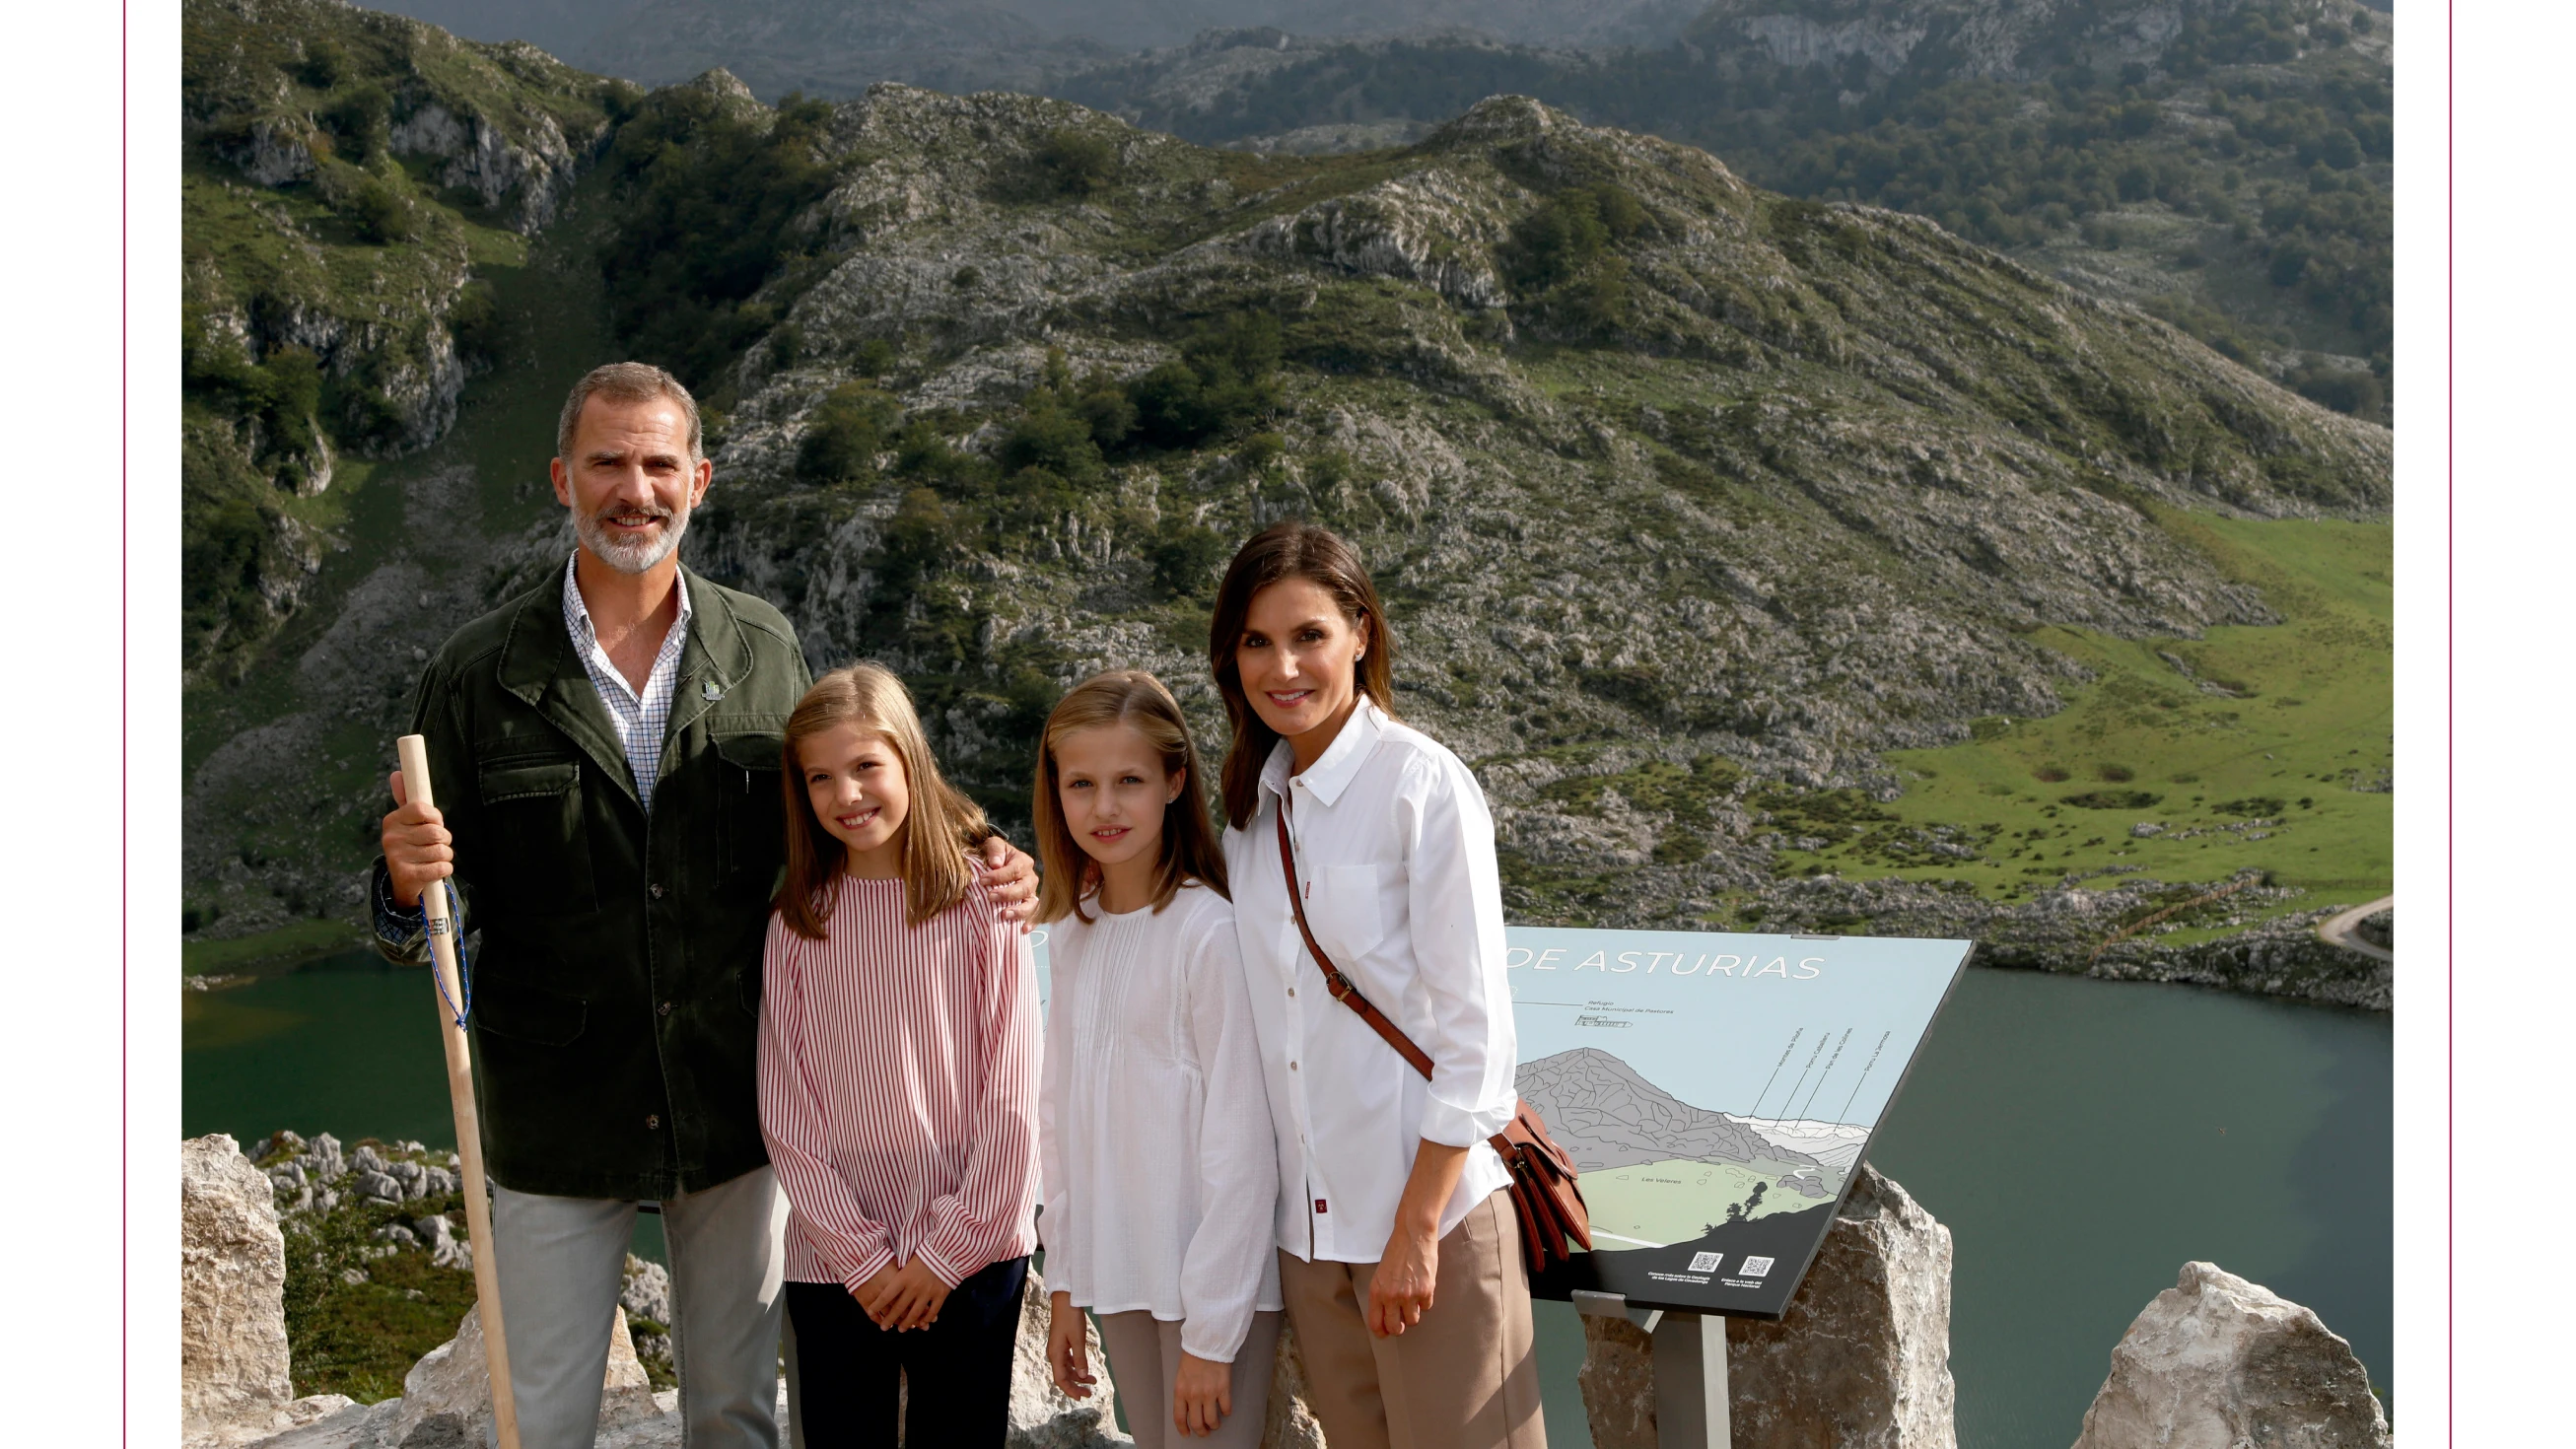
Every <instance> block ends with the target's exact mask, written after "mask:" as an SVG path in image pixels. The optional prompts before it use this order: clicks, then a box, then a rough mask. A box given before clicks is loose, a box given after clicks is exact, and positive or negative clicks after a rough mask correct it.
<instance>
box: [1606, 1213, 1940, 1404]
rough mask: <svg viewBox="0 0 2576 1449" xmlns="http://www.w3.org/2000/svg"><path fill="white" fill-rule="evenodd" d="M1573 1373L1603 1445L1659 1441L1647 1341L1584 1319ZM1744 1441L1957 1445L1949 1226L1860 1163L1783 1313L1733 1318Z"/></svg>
mask: <svg viewBox="0 0 2576 1449" xmlns="http://www.w3.org/2000/svg"><path fill="white" fill-rule="evenodd" d="M1583 1334H1584V1355H1583V1369H1582V1372H1581V1375H1580V1378H1579V1381H1580V1383H1581V1385H1582V1389H1583V1402H1584V1410H1585V1413H1586V1415H1587V1417H1588V1418H1589V1419H1590V1421H1591V1425H1592V1440H1593V1443H1594V1444H1595V1445H1596V1446H1599V1449H1652V1446H1653V1445H1654V1443H1655V1429H1656V1423H1655V1406H1654V1384H1655V1380H1654V1363H1653V1357H1654V1356H1653V1348H1652V1343H1651V1340H1649V1339H1648V1338H1647V1336H1646V1335H1645V1334H1644V1333H1642V1332H1640V1331H1639V1330H1638V1329H1637V1328H1636V1327H1635V1326H1634V1325H1632V1324H1630V1323H1628V1322H1627V1321H1626V1320H1624V1319H1602V1318H1593V1317H1589V1316H1587V1317H1586V1318H1585V1319H1584V1320H1583ZM1726 1366H1727V1386H1728V1413H1729V1415H1730V1417H1731V1419H1732V1421H1733V1425H1734V1442H1735V1445H1736V1449H1804V1446H1808V1445H1816V1444H1831V1445H1835V1446H1837V1449H1955V1446H1956V1445H1957V1443H1958V1436H1957V1432H1956V1428H1955V1425H1954V1413H1955V1409H1956V1405H1957V1389H1956V1386H1955V1384H1954V1383H1953V1382H1952V1380H1951V1377H1950V1230H1949V1229H1948V1228H1945V1227H1943V1226H1942V1225H1941V1224H1940V1222H1939V1221H1938V1220H1936V1219H1935V1218H1934V1217H1933V1216H1932V1215H1931V1214H1930V1213H1928V1212H1925V1211H1924V1210H1923V1208H1922V1206H1921V1205H1920V1204H1918V1203H1916V1202H1915V1201H1914V1199H1913V1198H1912V1197H1911V1196H1909V1195H1907V1193H1906V1191H1905V1189H1904V1188H1902V1187H1899V1186H1898V1185H1897V1184H1896V1183H1894V1182H1892V1181H1890V1180H1889V1179H1887V1178H1886V1177H1884V1176H1882V1175H1881V1174H1880V1173H1879V1172H1878V1170H1877V1169H1875V1168H1872V1167H1869V1166H1867V1165H1863V1166H1862V1168H1861V1170H1860V1178H1859V1180H1858V1181H1857V1182H1855V1183H1853V1184H1852V1189H1851V1194H1850V1196H1849V1197H1848V1198H1847V1199H1845V1201H1844V1203H1843V1207H1842V1211H1841V1212H1840V1213H1839V1214H1838V1215H1837V1216H1836V1217H1835V1219H1834V1224H1833V1227H1832V1228H1831V1229H1830V1230H1829V1231H1828V1232H1827V1233H1826V1235H1825V1242H1824V1246H1823V1247H1821V1248H1820V1249H1818V1250H1817V1253H1816V1261H1815V1263H1814V1264H1813V1265H1812V1266H1811V1267H1809V1268H1808V1270H1807V1276H1806V1279H1805V1280H1804V1281H1803V1282H1802V1283H1801V1284H1800V1285H1799V1288H1798V1292H1797V1296H1796V1297H1794V1298H1792V1299H1791V1300H1790V1302H1789V1311H1788V1315H1787V1316H1786V1317H1784V1318H1783V1319H1781V1320H1780V1321H1779V1322H1778V1323H1757V1322H1754V1321H1752V1320H1749V1319H1730V1320H1728V1321H1727V1324H1726Z"/></svg>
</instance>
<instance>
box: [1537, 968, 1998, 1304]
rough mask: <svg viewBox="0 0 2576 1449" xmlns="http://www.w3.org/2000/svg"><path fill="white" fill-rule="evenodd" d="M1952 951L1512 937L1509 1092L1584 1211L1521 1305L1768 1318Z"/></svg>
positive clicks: (1827, 1221) (1800, 1268)
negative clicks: (1515, 1071)
mask: <svg viewBox="0 0 2576 1449" xmlns="http://www.w3.org/2000/svg"><path fill="white" fill-rule="evenodd" d="M1968 950H1969V943H1968V942H1966V941H1940V940H1930V941H1925V940H1899V939H1893V938H1888V937H1874V936H1830V937H1814V936H1764V935H1734V934H1715V933H1710V934H1700V933H1694V932H1675V931H1596V930H1563V929H1552V928H1546V927H1536V926H1515V927H1513V928H1512V930H1511V954H1510V958H1509V959H1510V964H1511V983H1512V1011H1513V1020H1514V1022H1515V1023H1516V1024H1517V1026H1518V1028H1519V1032H1520V1056H1521V1066H1520V1089H1521V1096H1522V1097H1524V1098H1525V1099H1527V1100H1528V1101H1529V1103H1530V1105H1532V1106H1534V1107H1536V1108H1538V1111H1539V1115H1540V1116H1542V1117H1545V1118H1546V1119H1547V1128H1548V1133H1549V1135H1550V1136H1553V1137H1554V1138H1555V1139H1556V1140H1557V1142H1558V1143H1559V1144H1560V1145H1562V1146H1563V1147H1564V1148H1565V1149H1566V1151H1567V1152H1569V1153H1571V1154H1572V1155H1573V1157H1574V1162H1575V1167H1576V1169H1577V1170H1578V1171H1580V1172H1581V1173H1582V1177H1581V1179H1580V1184H1581V1186H1582V1188H1583V1198H1584V1202H1585V1203H1586V1204H1587V1205H1588V1206H1589V1207H1590V1208H1591V1210H1592V1251H1591V1252H1589V1253H1584V1254H1578V1255H1577V1256H1576V1257H1575V1258H1574V1259H1573V1260H1572V1261H1570V1262H1568V1263H1565V1264H1563V1265H1561V1266H1559V1267H1557V1268H1555V1269H1552V1270H1551V1271H1549V1272H1548V1273H1547V1274H1546V1275H1545V1276H1544V1277H1543V1278H1542V1279H1541V1280H1540V1281H1538V1282H1536V1283H1534V1284H1532V1285H1531V1287H1532V1289H1533V1291H1535V1292H1536V1293H1538V1294H1539V1296H1541V1297H1544V1298H1566V1297H1569V1296H1571V1295H1572V1294H1573V1293H1574V1292H1575V1291H1576V1290H1578V1289H1582V1290H1590V1291H1593V1292H1599V1293H1617V1294H1621V1295H1623V1296H1624V1297H1626V1298H1627V1300H1628V1301H1629V1302H1630V1303H1632V1304H1637V1305H1640V1306H1648V1307H1660V1308H1674V1309H1683V1310H1687V1311H1693V1312H1701V1313H1723V1314H1728V1315H1732V1316H1735V1317H1743V1318H1778V1317H1779V1316H1780V1315H1781V1313H1782V1312H1783V1311H1784V1310H1785V1309H1786V1308H1787V1307H1788V1303H1789V1297H1790V1295H1791V1294H1792V1293H1793V1292H1795V1291H1796V1289H1797V1286H1798V1280H1799V1279H1800V1278H1801V1277H1803V1276H1804V1275H1805V1273H1806V1271H1807V1264H1808V1262H1809V1261H1810V1260H1811V1259H1812V1258H1814V1256H1815V1252H1816V1248H1817V1246H1818V1245H1819V1244H1821V1243H1822V1242H1823V1241H1824V1235H1825V1229H1826V1228H1827V1227H1828V1226H1829V1225H1831V1223H1832V1222H1833V1217H1834V1213H1835V1211H1836V1209H1838V1208H1839V1207H1840V1206H1841V1204H1842V1199H1843V1194H1844V1193H1845V1192H1846V1191H1847V1190H1848V1189H1849V1188H1850V1185H1851V1179H1852V1175H1853V1173H1854V1171H1855V1170H1856V1169H1857V1168H1858V1166H1859V1164H1860V1160H1861V1158H1862V1157H1863V1156H1864V1155H1866V1154H1867V1152H1868V1150H1869V1140H1870V1135H1871V1133H1873V1132H1874V1131H1875V1130H1876V1129H1877V1127H1878V1123H1879V1120H1880V1118H1881V1117H1882V1116H1884V1115H1885V1113H1886V1111H1887V1105H1888V1103H1889V1102H1891V1101H1893V1100H1894V1099H1895V1096H1896V1090H1897V1088H1898V1086H1899V1085H1901V1084H1902V1083H1903V1081H1904V1079H1905V1074H1906V1071H1907V1070H1908V1068H1910V1067H1911V1066H1912V1065H1913V1062H1914V1055H1915V1051H1916V1049H1917V1048H1918V1047H1920V1046H1921V1045H1922V1042H1923V1038H1924V1036H1925V1035H1926V1033H1928V1032H1929V1031H1930V1029H1931V1026H1932V1018H1933V1017H1934V1016H1935V1015H1936V1014H1937V1013H1938V1012H1939V1011H1940V1009H1941V1003H1942V1002H1943V1001H1944V1000H1945V999H1946V998H1947V997H1948V996H1949V993H1950V988H1951V986H1952V984H1953V983H1955V982H1956V981H1957V980H1958V978H1959V973H1960V971H1961V969H1962V968H1963V967H1965V966H1966V964H1967V959H1968Z"/></svg>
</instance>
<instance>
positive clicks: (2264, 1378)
mask: <svg viewBox="0 0 2576 1449" xmlns="http://www.w3.org/2000/svg"><path fill="white" fill-rule="evenodd" d="M2389 1442H2390V1439H2389V1433H2388V1416H2387V1414H2386V1413H2384V1412H2383V1411H2382V1410H2381V1409H2380V1406H2379V1400H2378V1399H2377V1398H2376V1397H2374V1396H2373V1395H2372V1394H2371V1392H2370V1375H2369V1374H2368V1373H2367V1372H2366V1371H2365V1370H2364V1369H2363V1368H2362V1366H2361V1360H2359V1359H2357V1358H2355V1357H2353V1353H2352V1345H2351V1344H2349V1343H2346V1342H2345V1341H2344V1340H2343V1339H2341V1338H2339V1337H2337V1336H2335V1335H2334V1334H2333V1333H2332V1332H2330V1331H2328V1330H2327V1328H2326V1326H2325V1324H2324V1323H2322V1322H2320V1321H2318V1318H2317V1315H2316V1314H2315V1313H2314V1312H2312V1311H2310V1310H2309V1309H2306V1308H2303V1307H2301V1306H2300V1305H2298V1304H2296V1303H2292V1302H2291V1301H2289V1300H2288V1299H2286V1298H2283V1297H2281V1296H2280V1295H2278V1294H2276V1293H2274V1292H2273V1291H2272V1290H2271V1289H2269V1288H2265V1287H2263V1286H2262V1285H2260V1284H2257V1283H2248V1282H2246V1281H2245V1280H2244V1279H2242V1278H2239V1277H2237V1276H2236V1275H2235V1274H2233V1273H2230V1272H2227V1271H2226V1270H2224V1269H2222V1268H2220V1267H2218V1266H2217V1265H2216V1264H2212V1263H2185V1264H2184V1265H2183V1269H2182V1281H2181V1282H2179V1283H2177V1284H2175V1285H2174V1286H2173V1287H2171V1288H2168V1289H2166V1290H2165V1291H2164V1292H2162V1293H2159V1294H2157V1295H2156V1298H2155V1301H2154V1302H2152V1303H2149V1304H2148V1305H2147V1308H2146V1311H2145V1312H2143V1313H2141V1314H2139V1315H2138V1319H2137V1321H2136V1322H2135V1323H2132V1324H2130V1325H2129V1331H2128V1333H2127V1334H2125V1335H2124V1336H2122V1338H2121V1339H2120V1343H2119V1346H2118V1347H2117V1348H2114V1349H2112V1350H2111V1376H2110V1377H2109V1378H2108V1379H2105V1380H2103V1383H2102V1391H2101V1392H2100V1393H2098V1394H2096V1395H2094V1397H2093V1407H2091V1408H2089V1409H2087V1410H2085V1411H2084V1433H2083V1436H2082V1437H2081V1438H2079V1439H2077V1440H2076V1441H2075V1449H2239V1446H2243V1445H2260V1446H2263V1449H2274V1446H2278V1449H2384V1446H2386V1445H2387V1444H2388V1443H2389Z"/></svg>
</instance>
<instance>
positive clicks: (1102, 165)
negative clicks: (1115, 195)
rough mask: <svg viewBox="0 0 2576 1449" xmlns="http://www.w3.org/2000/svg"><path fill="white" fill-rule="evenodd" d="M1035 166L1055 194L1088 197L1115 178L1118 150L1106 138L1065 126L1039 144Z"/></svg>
mask: <svg viewBox="0 0 2576 1449" xmlns="http://www.w3.org/2000/svg"><path fill="white" fill-rule="evenodd" d="M1037 163H1038V171H1039V172H1040V174H1042V175H1043V176H1045V178H1046V180H1047V184H1048V186H1049V187H1050V188H1052V189H1053V190H1054V191H1056V192H1057V193H1058V194H1060V195H1064V196H1089V195H1090V194H1092V193H1093V192H1095V191H1098V190H1100V189H1101V188H1102V187H1105V186H1107V185H1108V184H1109V182H1110V179H1111V178H1112V177H1114V176H1116V175H1117V174H1118V148H1117V147H1116V146H1115V145H1113V144H1111V142H1110V140H1109V138H1108V137H1106V136H1102V135H1098V134H1095V133H1093V132H1090V131H1080V130H1075V129H1074V128H1072V127H1070V126H1068V127H1066V128H1064V129H1063V130H1060V131H1054V132H1050V133H1049V134H1048V136H1047V138H1046V140H1044V141H1043V142H1041V143H1039V145H1038V150H1037Z"/></svg>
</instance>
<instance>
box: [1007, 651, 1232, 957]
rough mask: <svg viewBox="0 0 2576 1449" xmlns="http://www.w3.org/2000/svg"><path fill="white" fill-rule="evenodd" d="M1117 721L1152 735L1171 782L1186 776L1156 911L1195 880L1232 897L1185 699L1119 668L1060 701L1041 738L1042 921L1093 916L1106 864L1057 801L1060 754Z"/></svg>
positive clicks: (1168, 814) (1169, 827) (1158, 876)
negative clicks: (1075, 738) (1068, 742)
mask: <svg viewBox="0 0 2576 1449" xmlns="http://www.w3.org/2000/svg"><path fill="white" fill-rule="evenodd" d="M1114 724H1123V725H1126V726H1128V727H1129V728H1131V729H1133V730H1135V731H1136V733H1138V734H1140V735H1142V736H1144V737H1145V743H1147V744H1149V745H1151V746H1153V748H1154V755H1155V758H1156V759H1158V760H1160V761H1161V762H1162V766H1163V774H1164V775H1165V776H1166V777H1169V776H1172V775H1180V776H1183V777H1184V778H1183V779H1182V782H1181V793H1179V794H1178V795H1175V796H1173V797H1172V799H1171V803H1170V804H1168V805H1165V806H1164V807H1163V858H1162V861H1161V863H1160V866H1159V868H1158V869H1156V871H1155V872H1154V899H1153V906H1154V909H1155V910H1156V911H1158V912H1159V911H1161V910H1162V909H1163V907H1165V906H1168V905H1170V904H1171V903H1172V897H1173V896H1175V895H1177V894H1179V892H1180V889H1181V886H1182V884H1183V883H1184V882H1186V881H1191V880H1195V881H1197V882H1199V883H1200V884H1201V885H1204V886H1206V887H1207V888H1208V889H1210V890H1212V891H1215V892H1216V893H1217V894H1218V895H1221V896H1222V895H1226V893H1227V892H1226V884H1225V852H1224V851H1223V850H1221V849H1219V848H1218V847H1217V842H1216V830H1215V827H1214V826H1212V825H1211V824H1209V822H1208V806H1207V795H1206V787H1205V785H1204V777H1203V776H1202V775H1201V773H1200V770H1199V751H1198V746H1197V745H1195V744H1192V743H1191V742H1190V727H1189V724H1188V722H1187V721H1186V720H1184V719H1182V717H1181V706H1180V702H1179V701H1178V700H1175V699H1173V698H1172V692H1171V691H1170V690H1168V689H1165V688H1164V687H1163V681H1161V680H1159V679H1156V678H1155V677H1154V676H1152V675H1150V674H1148V673H1146V672H1145V671H1144V670H1141V669H1113V670H1111V671H1109V672H1108V673H1106V674H1095V675H1093V676H1091V677H1090V678H1089V679H1086V680H1084V681H1083V682H1081V683H1080V684H1077V685H1075V686H1074V687H1073V688H1072V690H1071V691H1069V692H1068V693H1067V694H1066V695H1065V697H1064V698H1062V699H1060V700H1057V701H1056V706H1055V711H1054V713H1052V714H1049V715H1048V716H1047V722H1046V730H1045V732H1044V733H1043V734H1041V735H1040V736H1039V737H1038V782H1037V790H1036V792H1035V794H1034V795H1033V796H1032V798H1031V799H1030V802H1029V807H1030V813H1031V814H1032V815H1034V816H1035V817H1036V822H1037V833H1038V864H1039V868H1040V869H1041V871H1042V872H1043V874H1042V875H1041V877H1040V880H1039V885H1038V912H1037V918H1038V919H1039V920H1040V921H1059V920H1062V919H1064V918H1065V917H1066V916H1069V915H1070V916H1074V917H1078V918H1079V919H1082V920H1085V921H1088V920H1090V919H1091V917H1090V916H1088V915H1086V914H1084V912H1083V909H1082V903H1083V902H1084V901H1085V900H1086V899H1088V898H1090V896H1091V895H1092V893H1093V892H1095V891H1097V890H1098V889H1099V881H1098V876H1099V867H1098V866H1097V865H1096V864H1095V863H1094V862H1093V861H1092V859H1091V857H1090V856H1088V855H1085V854H1083V851H1082V847H1081V846H1080V845H1079V844H1077V843H1076V842H1075V841H1074V838H1073V828H1072V827H1071V826H1069V825H1067V824H1066V823H1065V819H1064V807H1063V805H1062V804H1060V803H1059V802H1058V800H1057V798H1056V784H1057V770H1056V763H1055V752H1056V746H1057V745H1058V744H1059V743H1060V742H1061V741H1062V740H1063V739H1064V737H1065V736H1067V735H1069V734H1073V733H1074V732H1076V731H1078V730H1087V729H1097V728H1099V727H1101V726H1103V725H1114Z"/></svg>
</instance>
